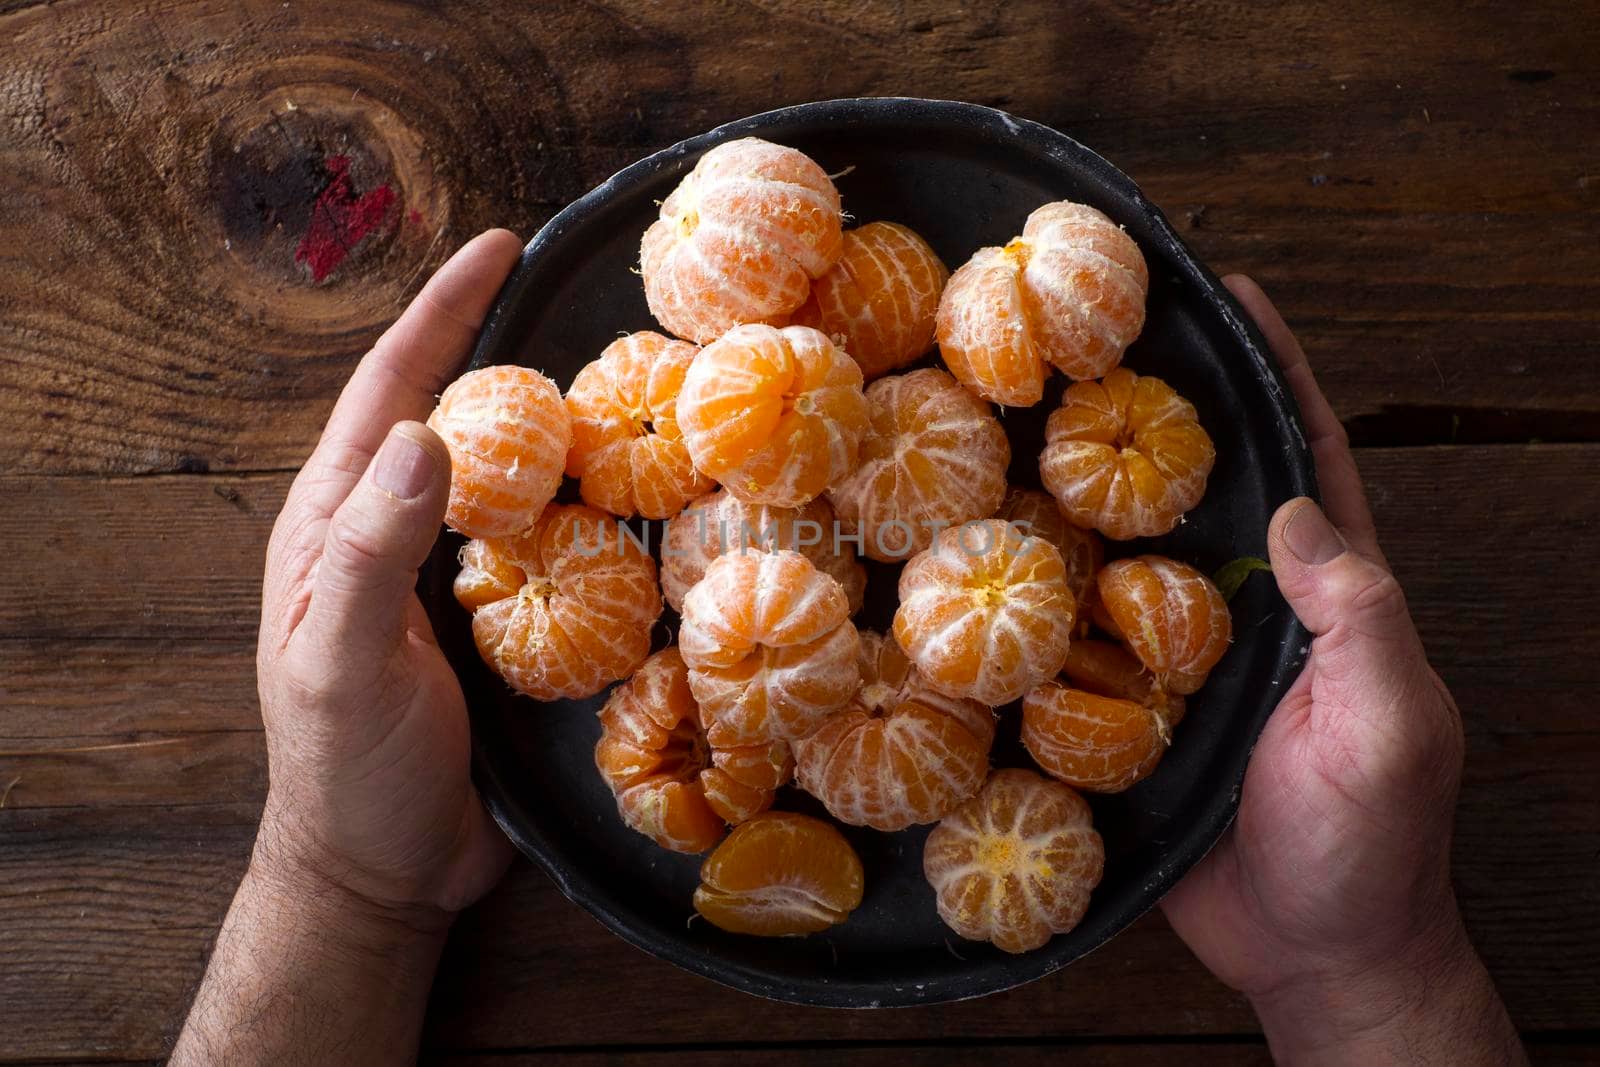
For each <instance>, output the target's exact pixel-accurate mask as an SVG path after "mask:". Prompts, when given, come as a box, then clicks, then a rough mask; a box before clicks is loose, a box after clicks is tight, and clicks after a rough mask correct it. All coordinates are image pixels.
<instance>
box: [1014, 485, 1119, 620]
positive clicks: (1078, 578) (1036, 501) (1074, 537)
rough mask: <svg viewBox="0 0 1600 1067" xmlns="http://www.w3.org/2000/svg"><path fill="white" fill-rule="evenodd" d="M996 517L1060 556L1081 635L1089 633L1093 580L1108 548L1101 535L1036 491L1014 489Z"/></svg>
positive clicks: (1048, 496)
mask: <svg viewBox="0 0 1600 1067" xmlns="http://www.w3.org/2000/svg"><path fill="white" fill-rule="evenodd" d="M994 517H995V518H997V519H1004V520H1006V521H1007V522H1012V523H1016V524H1018V526H1019V527H1020V528H1021V529H1022V532H1023V533H1027V534H1032V535H1033V536H1034V537H1042V538H1044V539H1045V540H1046V541H1049V542H1050V543H1051V544H1052V545H1054V546H1055V547H1056V551H1057V552H1060V553H1061V559H1062V562H1064V563H1065V564H1066V565H1067V588H1068V589H1071V590H1072V600H1073V603H1074V604H1075V605H1076V606H1077V613H1078V632H1079V633H1080V634H1082V633H1086V632H1088V628H1089V615H1090V611H1091V609H1092V607H1093V605H1094V577H1095V575H1096V574H1098V573H1099V572H1100V567H1101V566H1102V565H1103V564H1104V563H1105V560H1106V546H1105V542H1104V541H1102V540H1100V535H1099V534H1097V533H1095V532H1094V531H1093V530H1086V529H1084V528H1083V527H1081V526H1074V525H1073V524H1072V523H1070V522H1068V521H1067V517H1066V516H1065V515H1063V514H1062V513H1061V508H1060V507H1059V506H1058V505H1057V504H1056V501H1055V498H1054V497H1052V496H1051V495H1050V494H1049V493H1042V492H1040V491H1039V490H1037V489H1019V488H1017V487H1016V486H1012V487H1011V488H1010V489H1008V490H1006V495H1005V499H1004V500H1002V501H1000V509H999V510H998V511H996V512H995V513H994Z"/></svg>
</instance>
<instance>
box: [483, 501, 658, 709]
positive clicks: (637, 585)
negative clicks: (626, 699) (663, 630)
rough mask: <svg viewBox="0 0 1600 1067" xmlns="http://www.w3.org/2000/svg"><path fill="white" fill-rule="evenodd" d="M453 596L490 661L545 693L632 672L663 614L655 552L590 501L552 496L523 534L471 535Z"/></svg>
mask: <svg viewBox="0 0 1600 1067" xmlns="http://www.w3.org/2000/svg"><path fill="white" fill-rule="evenodd" d="M455 596H456V599H457V600H458V601H459V602H460V603H461V606H462V607H464V608H466V609H468V610H469V611H471V612H472V638H473V641H474V642H475V643H476V644H477V646H478V653H479V655H481V656H482V657H483V660H484V662H485V663H487V664H489V666H491V667H493V668H494V669H495V670H496V671H498V672H499V674H500V677H502V678H504V679H505V680H506V681H507V682H508V683H509V684H510V685H511V687H512V688H513V689H516V690H517V691H518V692H521V693H526V694H527V695H528V696H531V697H533V698H534V699H535V700H544V701H549V700H555V699H557V698H560V697H568V698H576V697H586V696H593V695H594V694H595V693H598V692H600V691H601V690H602V689H604V688H605V687H606V686H608V685H610V684H611V683H612V682H614V681H616V680H618V679H619V678H624V677H626V676H627V675H629V674H631V673H633V671H634V669H635V668H637V667H638V666H639V664H641V663H643V662H644V659H645V657H646V656H647V655H649V654H650V631H651V630H652V629H653V628H654V627H655V624H656V619H657V618H658V617H659V616H660V614H661V592H660V589H659V588H658V587H657V585H656V565H655V561H653V560H652V559H651V558H650V557H649V556H648V555H646V554H645V553H644V552H643V551H642V550H641V549H640V548H639V546H638V545H637V544H636V543H635V542H633V541H632V540H629V539H627V538H624V537H621V536H620V535H619V534H618V532H617V529H616V520H614V519H612V518H610V517H609V516H607V515H604V514H603V513H601V512H599V511H596V510H595V509H593V508H590V507H585V506H582V505H564V504H552V505H550V506H549V507H547V508H545V510H544V511H543V513H541V514H540V516H539V519H538V521H537V522H536V523H535V524H534V525H533V528H532V529H530V530H528V531H527V532H526V533H524V534H521V535H519V536H517V537H511V538H504V539H489V540H473V541H468V542H467V544H466V546H465V547H463V548H462V550H461V571H460V573H459V574H458V575H457V576H456V580H455Z"/></svg>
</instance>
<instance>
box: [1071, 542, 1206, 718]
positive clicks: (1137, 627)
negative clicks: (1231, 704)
mask: <svg viewBox="0 0 1600 1067" xmlns="http://www.w3.org/2000/svg"><path fill="white" fill-rule="evenodd" d="M1096 584H1097V586H1098V588H1099V593H1100V601H1099V603H1100V606H1101V607H1102V608H1103V609H1104V611H1105V613H1106V615H1107V617H1108V621H1109V622H1110V623H1111V624H1112V626H1113V627H1114V629H1115V631H1116V632H1117V633H1119V634H1121V635H1122V639H1123V640H1124V641H1125V642H1126V643H1127V645H1128V648H1129V650H1130V651H1132V652H1133V654H1134V655H1135V656H1137V657H1139V662H1140V663H1142V664H1144V665H1145V667H1146V669H1148V670H1149V671H1150V672H1151V674H1153V675H1155V679H1156V683H1157V684H1158V685H1159V686H1160V688H1161V689H1162V690H1163V691H1165V692H1168V693H1177V694H1179V695H1187V694H1189V693H1193V692H1194V691H1195V690H1197V689H1199V688H1200V687H1201V686H1202V685H1204V684H1205V680H1206V676H1207V675H1208V674H1210V673H1211V668H1213V667H1215V666H1216V665H1217V661H1218V660H1220V659H1221V658H1222V656H1223V654H1224V653H1225V652H1227V651H1228V642H1229V641H1231V640H1232V639H1233V619H1232V616H1231V615H1229V613H1228V602H1227V601H1226V600H1224V599H1223V598H1222V592H1221V590H1219V589H1218V588H1217V587H1216V585H1215V584H1214V583H1213V582H1212V581H1211V579H1209V578H1207V577H1206V576H1205V575H1203V574H1201V573H1200V572H1199V571H1197V570H1195V569H1194V568H1193V567H1191V566H1189V565H1188V564H1187V563H1179V562H1178V561H1177V560H1175V559H1167V558H1166V557H1165V556H1138V557H1136V558H1134V559H1119V560H1115V561H1113V562H1111V563H1107V564H1106V565H1105V567H1103V568H1102V569H1101V571H1100V576H1099V578H1098V579H1097V581H1096Z"/></svg>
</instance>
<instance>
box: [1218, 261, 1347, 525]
mask: <svg viewBox="0 0 1600 1067" xmlns="http://www.w3.org/2000/svg"><path fill="white" fill-rule="evenodd" d="M1222 284H1224V285H1226V286H1227V287H1228V289H1229V290H1230V291H1231V292H1232V293H1233V295H1234V296H1235V297H1237V298H1238V300H1239V303H1240V304H1242V305H1243V306H1244V309H1245V311H1246V312H1248V313H1249V315H1250V317H1251V318H1252V319H1254V320H1255V323H1256V325H1257V326H1258V327H1259V328H1260V329H1261V333H1262V336H1264V337H1265V338H1266V339H1267V345H1268V346H1269V347H1270V348H1271V349H1272V354H1273V356H1274V357H1275V358H1276V359H1277V361H1278V365H1279V366H1280V367H1281V368H1282V370H1283V377H1284V380H1285V381H1287V382H1288V383H1289V390H1290V392H1292V393H1293V394H1294V399H1295V403H1296V404H1297V405H1298V406H1299V408H1300V418H1301V420H1302V421H1303V422H1304V423H1305V428H1306V434H1307V439H1308V444H1309V445H1310V447H1311V455H1312V457H1313V458H1314V459H1315V460H1316V464H1317V484H1318V485H1319V487H1320V488H1321V490H1322V499H1323V502H1324V503H1325V504H1326V505H1327V509H1328V517H1329V518H1331V519H1332V520H1333V521H1334V523H1335V524H1337V525H1338V526H1340V527H1342V528H1343V529H1344V530H1345V531H1346V533H1347V534H1348V535H1349V536H1350V538H1351V540H1352V541H1354V542H1355V543H1356V544H1357V545H1358V546H1359V547H1360V548H1361V549H1362V550H1363V551H1365V552H1368V553H1370V554H1373V555H1376V554H1378V535H1377V531H1376V529H1375V528H1374V527H1373V524H1372V512H1371V510H1370V509H1369V508H1368V507H1367V495H1366V492H1365V491H1364V490H1363V489H1362V487H1361V472H1360V471H1359V470H1358V469H1357V467H1356V461H1355V457H1354V456H1352V455H1351V454H1350V435H1349V434H1347V433H1346V432H1345V428H1344V424H1343V423H1341V422H1340V421H1339V417H1338V416H1337V415H1335V414H1334V413H1333V407H1332V406H1331V405H1330V404H1329V403H1328V398H1327V397H1325V396H1323V395H1322V389H1321V388H1320V387H1318V385H1317V380H1316V378H1315V377H1314V376H1313V375H1312V373H1311V363H1310V361H1309V360H1307V359H1306V353H1305V349H1303V348H1301V347H1300V342H1299V341H1298V340H1296V339H1295V336H1294V334H1293V333H1292V332H1291V331H1290V329H1289V326H1288V324H1287V323H1285V322H1284V321H1283V316H1282V315H1279V314H1278V309H1277V308H1275V307H1273V305H1272V301H1270V300H1268V299H1267V294H1266V293H1264V292H1262V291H1261V287H1260V286H1258V285H1257V284H1256V283H1255V282H1254V281H1252V280H1251V279H1250V278H1248V277H1246V276H1245V275H1243V274H1230V275H1228V276H1227V277H1226V278H1224V279H1222Z"/></svg>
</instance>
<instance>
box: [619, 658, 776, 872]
mask: <svg viewBox="0 0 1600 1067" xmlns="http://www.w3.org/2000/svg"><path fill="white" fill-rule="evenodd" d="M599 718H600V729H601V734H600V741H599V743H598V744H596V745H595V750H594V760H595V766H596V767H598V768H599V770H600V775H601V777H602V778H604V779H605V782H606V785H607V786H609V787H610V788H611V792H612V794H613V795H614V796H615V797H616V798H617V810H618V812H619V813H620V814H621V815H622V820H623V821H624V822H625V823H627V824H628V825H629V826H630V827H632V828H633V829H635V830H637V831H639V832H640V833H642V834H644V835H645V836H646V837H649V838H650V839H651V840H653V841H654V842H655V843H656V844H658V845H660V846H661V847H662V848H667V849H671V850H673V851H674V852H704V851H705V850H706V849H708V848H710V847H711V846H712V845H715V844H716V843H717V842H718V841H719V840H721V838H722V835H723V831H724V829H725V824H727V823H734V824H737V823H741V822H744V821H745V820H746V819H749V818H750V817H751V816H753V815H755V814H757V813H759V812H761V811H765V810H766V809H767V808H769V807H771V806H772V795H773V791H774V790H775V789H777V788H778V786H780V785H782V784H783V783H784V782H785V781H787V780H788V777H789V774H790V771H791V770H792V769H793V760H792V759H791V758H790V753H789V746H788V745H787V744H785V743H784V742H781V741H776V742H773V743H771V744H767V745H749V746H745V747H741V748H726V749H717V748H712V747H711V745H710V743H709V742H708V741H707V740H706V736H705V731H704V730H703V729H702V728H701V722H700V706H699V705H698V704H697V703H696V702H695V699H694V694H693V693H692V692H691V691H690V689H689V668H688V667H687V666H685V665H684V662H683V657H682V656H681V655H679V654H678V650H677V649H676V648H667V649H663V650H662V651H660V652H657V653H656V654H655V655H653V656H651V657H650V658H649V659H647V660H645V662H644V665H643V666H641V667H640V668H639V670H638V673H636V674H635V675H634V676H633V677H632V678H630V679H628V681H626V682H624V683H623V684H622V685H621V686H618V687H617V689H616V690H614V691H613V692H612V694H611V696H610V698H609V699H608V700H607V701H606V704H605V707H603V708H601V709H600V716H599Z"/></svg>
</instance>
